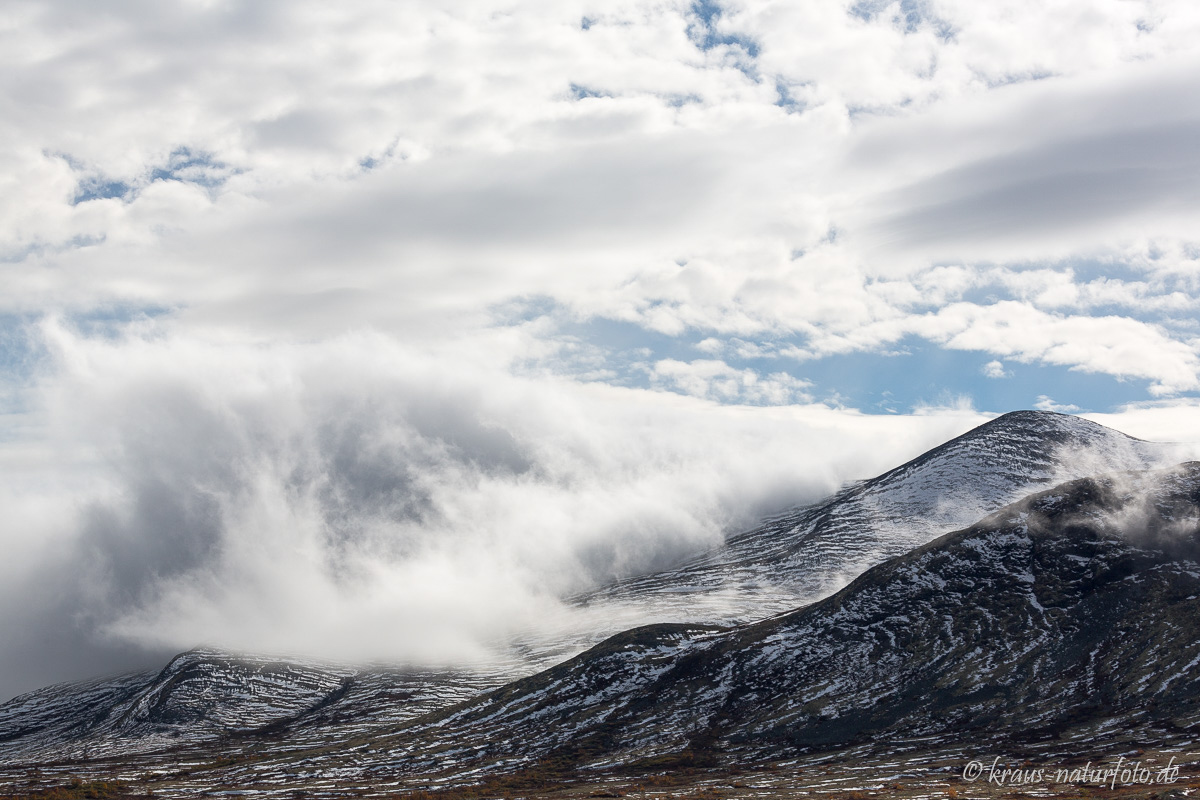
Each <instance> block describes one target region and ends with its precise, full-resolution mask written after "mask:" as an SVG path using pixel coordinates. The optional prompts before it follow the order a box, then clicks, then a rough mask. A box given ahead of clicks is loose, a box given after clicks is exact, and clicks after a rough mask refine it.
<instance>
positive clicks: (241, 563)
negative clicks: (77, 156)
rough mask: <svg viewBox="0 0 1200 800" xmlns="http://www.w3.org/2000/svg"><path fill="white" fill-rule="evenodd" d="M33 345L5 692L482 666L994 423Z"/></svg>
mask: <svg viewBox="0 0 1200 800" xmlns="http://www.w3.org/2000/svg"><path fill="white" fill-rule="evenodd" d="M36 335H37V336H39V337H40V339H41V341H42V344H43V346H44V347H45V348H46V351H47V353H48V356H47V365H46V367H45V369H44V370H43V372H42V374H41V375H40V377H39V379H38V380H37V381H36V382H35V384H34V385H35V389H34V390H32V391H31V392H30V393H29V395H28V397H27V402H28V403H29V404H30V406H31V407H30V409H29V410H28V411H27V412H26V416H28V417H30V418H36V419H38V420H40V423H39V425H38V426H37V430H36V431H34V432H32V433H31V434H30V436H33V437H36V439H35V441H36V442H37V443H38V446H39V447H41V448H42V459H43V461H44V464H45V470H44V473H43V474H42V475H41V477H40V478H39V477H37V475H36V474H32V475H27V477H26V478H25V479H24V480H23V481H22V482H21V484H20V486H19V488H18V486H17V484H16V483H13V482H11V481H10V482H8V483H7V484H6V485H7V486H9V487H10V489H9V492H11V496H9V497H7V498H6V501H8V504H9V506H10V507H11V508H14V509H17V510H18V513H16V514H15V515H12V516H10V517H9V520H10V521H9V523H7V524H6V526H5V529H4V531H3V544H4V547H5V550H6V552H8V553H10V554H11V555H10V558H9V559H8V560H7V561H6V566H5V568H4V572H5V575H4V578H5V581H4V587H5V588H4V590H3V594H4V606H5V608H6V609H8V612H7V613H6V614H5V615H4V618H3V619H2V620H0V625H2V626H3V631H0V634H2V635H3V638H4V640H5V641H6V642H7V643H9V646H7V647H5V648H4V649H3V651H2V652H0V658H2V659H3V660H4V663H3V664H2V665H0V674H2V675H3V676H4V685H3V686H2V687H0V694H4V695H5V696H10V695H12V694H15V693H17V692H20V691H23V690H27V689H32V688H34V687H36V686H40V685H44V684H47V683H50V682H54V681H59V680H67V679H75V678H82V677H88V676H92V675H95V674H98V673H102V672H104V671H106V670H107V671H113V670H122V669H127V668H131V667H134V666H148V665H157V664H158V663H160V662H161V659H162V658H164V657H165V656H167V655H170V654H171V653H174V652H177V651H180V650H184V649H188V648H191V647H194V646H198V645H209V646H217V647H224V648H229V649H232V650H241V651H254V652H266V653H285V654H292V655H304V656H310V657H319V658H326V659H334V660H342V661H368V660H387V661H389V662H393V663H405V664H424V665H449V664H453V665H460V666H462V665H474V664H482V663H486V662H488V661H489V660H490V659H493V658H495V657H496V656H497V655H498V653H499V652H500V651H501V650H502V649H503V645H504V640H505V637H506V636H507V635H509V634H510V633H512V632H514V631H519V630H523V629H527V628H528V627H530V626H531V625H532V624H533V623H535V622H537V621H539V620H544V619H546V618H548V617H562V616H563V615H564V614H567V613H568V612H567V610H566V609H565V607H564V606H563V604H562V600H561V598H563V597H566V596H569V595H570V594H573V593H576V592H579V591H581V590H584V589H587V588H590V587H593V586H596V585H598V584H600V583H602V582H605V581H608V580H611V579H614V578H617V577H624V576H630V575H635V574H639V573H643V572H648V571H653V570H657V569H661V568H664V567H667V566H669V565H671V564H673V563H675V562H677V561H679V560H681V559H683V558H685V557H687V556H689V555H693V554H695V553H697V552H700V551H702V550H704V549H707V548H710V547H712V546H715V545H717V544H719V543H720V542H721V541H722V540H723V538H724V536H725V535H727V534H728V533H730V532H734V531H737V530H741V529H745V528H747V527H750V526H751V525H753V524H754V523H755V522H756V521H757V520H758V519H759V518H760V517H761V516H762V515H763V514H765V513H769V512H772V511H777V510H779V509H781V508H785V507H788V506H790V505H794V504H797V503H803V502H809V501H812V500H814V499H817V498H819V497H821V496H823V495H825V494H828V493H829V492H831V491H833V490H834V489H836V488H837V487H838V485H840V484H841V483H842V482H844V481H846V480H850V479H855V478H860V477H864V476H869V475H872V474H875V473H877V472H881V471H883V470H884V469H887V468H888V467H890V466H893V465H895V464H896V463H900V462H902V461H904V460H905V459H907V458H909V457H911V456H913V455H915V454H916V453H919V452H921V451H923V450H924V449H927V448H928V447H929V446H932V445H933V444H936V443H937V442H940V441H942V440H944V439H947V438H949V437H951V436H953V435H956V434H957V433H960V432H962V431H963V430H966V429H968V428H970V427H972V426H973V425H975V424H978V423H979V422H980V421H982V420H983V419H984V417H983V416H982V415H980V414H978V413H976V412H974V411H972V410H970V409H957V410H955V409H950V410H947V411H945V412H944V413H942V414H935V415H925V416H913V417H907V418H903V419H897V418H883V417H868V416H864V415H862V414H859V413H857V412H852V411H839V410H835V409H830V408H827V407H825V406H789V407H750V406H718V405H715V404H713V403H711V402H709V401H706V400H701V399H697V398H692V397H684V396H680V395H675V394H669V393H664V392H651V391H646V390H638V389H625V388H620V387H614V386H609V385H603V384H586V383H579V382H573V381H568V380H565V379H559V378H555V377H552V376H525V377H521V376H517V375H514V374H512V373H511V372H510V371H509V370H506V369H504V368H503V367H501V366H497V367H495V368H493V369H490V370H489V369H486V368H482V367H479V366H478V365H474V366H467V365H465V362H464V361H462V360H459V361H450V360H446V359H440V358H437V357H436V356H435V355H431V354H429V353H423V352H420V351H418V350H415V349H413V348H407V347H405V346H404V345H402V344H400V343H398V342H397V341H396V340H395V339H393V338H389V337H384V336H381V335H377V334H368V333H361V334H347V335H345V336H343V337H340V338H335V339H330V340H324V341H322V342H319V343H306V344H280V343H275V344H270V345H248V344H229V343H214V342H208V343H206V342H203V341H201V340H199V339H197V338H196V337H194V336H189V337H187V338H182V337H177V336H173V335H171V334H170V333H169V332H164V331H163V330H155V331H153V332H150V333H148V332H147V331H145V330H138V329H137V328H136V326H135V327H132V328H130V329H129V330H127V331H126V332H124V333H122V334H120V335H118V336H115V337H110V338H97V337H92V338H88V337H84V336H82V335H80V334H78V333H77V332H75V331H73V330H71V329H70V328H69V327H67V326H64V325H61V324H58V323H53V322H51V323H46V324H44V325H42V326H41V327H40V328H39V329H38V330H37V331H36ZM22 446H25V447H29V446H32V445H31V444H29V443H25V444H24V445H22V443H21V442H19V441H9V442H6V443H5V448H6V449H7V450H9V451H10V452H11V451H13V450H14V449H15V448H19V447H22ZM5 463H6V464H7V463H9V462H8V461H6V462H5ZM20 463H21V464H23V465H24V466H25V468H26V469H27V468H28V466H29V464H30V463H31V461H30V460H29V458H28V455H27V454H26V456H25V457H24V458H23V460H22V461H20ZM19 469H20V467H19V466H15V465H14V466H10V467H7V471H8V472H10V473H12V472H14V471H17V470H19ZM22 509H23V511H24V513H21V510H22ZM26 598H28V599H26ZM560 624H561V620H560Z"/></svg>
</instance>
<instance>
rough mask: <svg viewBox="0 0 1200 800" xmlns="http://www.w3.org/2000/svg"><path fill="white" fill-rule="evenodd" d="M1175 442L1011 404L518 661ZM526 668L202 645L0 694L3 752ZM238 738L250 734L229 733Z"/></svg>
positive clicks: (646, 583)
mask: <svg viewBox="0 0 1200 800" xmlns="http://www.w3.org/2000/svg"><path fill="white" fill-rule="evenodd" d="M1163 452H1164V447H1163V446H1162V445H1156V444H1152V443H1147V442H1140V441H1138V440H1135V439H1131V438H1130V437H1127V436H1125V435H1123V434H1120V433H1118V432H1116V431H1112V430H1109V429H1107V428H1104V427H1102V426H1099V425H1096V424H1094V423H1090V422H1087V421H1085V420H1081V419H1078V418H1075V417H1069V416H1064V415H1059V414H1050V413H1046V412H1016V413H1013V414H1008V415H1005V416H1003V417H1000V418H998V419H996V420H993V421H992V422H989V423H987V424H985V425H983V426H981V427H979V428H977V429H975V430H973V431H970V432H968V433H967V434H964V435H963V436H961V437H958V438H957V439H955V440H952V441H951V442H948V443H946V444H945V445H942V446H941V447H938V448H936V449H934V450H932V451H930V452H928V453H926V454H924V455H923V456H921V457H919V458H917V459H914V460H913V461H911V462H909V463H908V464H905V465H903V466H901V467H898V468H897V469H894V470H892V471H890V472H888V473H886V474H884V475H881V476H879V477H878V478H875V479H872V480H869V481H864V482H862V483H859V484H855V485H852V486H849V487H846V488H845V489H843V490H842V491H841V492H839V493H837V494H836V495H834V496H833V497H831V498H829V499H827V500H826V501H823V502H821V503H818V504H815V505H813V506H809V507H805V508H801V509H797V510H795V511H793V512H790V513H788V514H786V515H782V516H780V517H778V518H776V519H774V520H772V521H769V522H768V523H767V524H765V525H764V526H762V527H760V528H758V529H755V530H753V531H749V532H746V533H743V534H740V535H738V536H735V537H733V538H732V539H731V540H730V541H729V543H728V544H727V545H726V546H725V547H723V548H720V549H718V550H716V551H713V552H711V553H707V554H704V555H702V556H701V557H699V558H697V559H695V560H693V561H692V562H690V563H688V564H685V565H683V566H682V567H680V568H677V569H674V570H670V571H667V572H664V573H659V574H657V575H651V576H645V577H642V578H638V579H635V580H631V581H625V582H622V583H620V584H617V585H615V586H612V587H606V588H605V589H602V590H599V591H596V592H593V593H591V594H589V595H587V596H584V597H581V598H577V602H578V603H579V604H580V605H581V607H583V609H584V610H583V612H582V613H581V615H580V616H579V617H576V619H575V620H574V622H575V623H576V627H574V628H571V629H565V630H550V631H541V632H537V633H536V634H534V635H531V636H529V637H527V638H526V639H525V640H524V641H522V642H518V643H517V649H518V650H519V651H520V652H519V656H518V658H517V659H514V660H515V661H516V663H517V665H518V668H519V665H520V664H524V665H525V666H524V674H530V673H532V672H535V671H536V670H537V668H544V667H548V666H550V665H552V664H554V663H558V662H560V661H562V660H563V659H565V658H567V657H569V656H572V655H575V654H577V653H579V652H581V651H583V650H584V649H586V648H587V647H590V646H592V645H593V644H595V642H597V641H599V640H600V639H602V638H603V637H604V636H606V635H610V634H612V633H613V632H614V631H616V630H620V629H621V628H622V627H630V626H631V625H635V624H639V623H640V622H644V621H647V620H649V621H658V620H663V621H670V622H677V623H686V624H687V625H691V626H692V628H695V626H696V625H700V626H701V627H700V628H696V629H697V630H707V628H703V626H704V625H710V624H721V625H727V624H730V623H738V622H744V621H746V620H748V619H755V618H761V617H763V616H767V615H768V614H770V613H775V612H779V611H784V610H787V609H792V608H795V607H796V606H799V605H802V604H803V603H804V602H805V601H807V600H811V599H815V598H817V597H821V596H824V595H827V594H828V593H829V592H831V591H833V590H834V589H836V588H837V587H838V586H840V585H841V584H843V583H844V582H845V581H846V580H848V579H849V578H850V577H853V576H854V575H856V574H858V573H859V572H861V571H862V570H863V569H866V568H867V567H869V566H871V565H872V564H875V563H877V562H878V561H881V560H883V559H885V558H886V557H888V556H889V555H896V554H899V553H903V552H906V551H908V550H909V549H911V548H912V547H915V546H918V545H920V544H923V543H925V542H928V541H929V540H930V539H933V538H934V537H936V536H938V535H940V534H941V533H942V532H944V531H945V530H949V529H952V528H954V527H963V526H965V525H967V524H969V523H970V522H972V521H974V520H975V519H978V518H979V517H981V516H983V515H984V514H986V513H990V512H991V511H994V510H995V509H997V508H999V507H1000V506H1002V505H1003V504H1004V503H1005V502H1008V501H1010V500H1012V499H1014V496H1017V495H1020V494H1021V493H1024V492H1026V491H1028V490H1029V489H1030V487H1035V488H1036V487H1040V486H1043V485H1044V484H1045V482H1046V481H1048V480H1050V479H1051V478H1052V477H1054V476H1061V475H1068V476H1073V475H1075V474H1076V473H1077V472H1078V471H1080V470H1084V469H1090V468H1092V467H1095V466H1096V465H1100V466H1102V467H1103V468H1105V469H1113V468H1124V467H1128V466H1135V467H1141V466H1143V465H1145V464H1147V463H1151V462H1153V461H1154V460H1155V459H1157V458H1160V457H1161V456H1162V454H1163ZM626 621H629V622H626ZM687 625H685V627H684V628H674V629H670V630H672V631H675V633H672V634H670V636H668V640H664V642H659V643H656V644H654V645H653V647H654V648H659V647H662V648H666V649H665V650H663V651H662V652H661V653H660V656H659V658H660V659H667V655H666V653H667V652H668V651H670V650H671V649H672V648H674V647H676V646H677V645H678V646H680V647H683V646H685V645H684V644H680V643H681V642H685V643H686V647H687V648H688V652H689V653H694V652H697V651H695V649H694V648H695V647H698V646H699V645H698V644H697V643H696V642H694V641H692V639H693V638H694V637H691V636H687V637H683V638H680V636H681V634H680V633H679V631H686V630H689V629H690V628H688V627H687ZM637 636H642V635H641V634H637ZM671 637H675V638H671ZM636 641H641V639H636ZM697 641H699V640H697ZM704 641H707V639H705V640H704ZM714 641H715V640H714ZM634 649H635V650H636V647H635V648H634ZM631 652H632V651H631ZM668 660H669V659H668ZM663 663H666V662H665V661H663ZM610 666H612V668H613V669H617V666H615V665H610ZM656 668H657V667H655V669H656ZM512 669H513V665H512V664H502V665H497V666H496V668H495V669H491V670H484V671H480V672H474V673H468V672H460V673H447V672H435V671H424V672H421V671H406V670H383V669H366V670H359V669H348V668H344V667H336V666H330V665H322V664H316V663H311V662H281V661H279V660H277V659H268V658H257V657H251V656H233V655H230V654H225V653H220V652H217V651H211V650H206V651H193V652H191V653H186V654H183V655H182V656H180V657H178V658H176V659H175V660H173V661H172V663H171V664H170V665H168V666H167V667H166V668H165V669H164V670H162V671H161V672H158V673H144V674H140V675H134V676H124V677H122V678H118V679H113V680H110V681H93V682H90V683H87V684H79V685H75V686H60V687H50V688H48V689H43V690H39V691H38V692H34V693H31V694H29V695H25V696H23V697H21V698H17V699H15V700H13V701H10V702H9V703H6V704H4V705H2V706H0V764H2V763H10V764H11V763H32V762H36V761H45V760H48V759H55V760H79V759H83V758H96V757H105V756H119V755H122V754H131V753H139V752H150V751H155V750H162V749H164V748H171V747H175V746H178V745H189V744H195V743H203V742H215V741H218V740H220V741H226V740H228V741H227V742H226V744H225V745H222V746H223V747H227V748H234V749H236V750H237V751H238V752H241V751H242V750H244V749H246V748H249V749H251V750H253V749H255V748H257V747H259V746H260V745H262V746H264V747H266V746H267V745H268V744H269V747H270V748H274V749H276V750H289V751H290V750H296V749H303V748H305V747H312V746H317V745H328V744H334V743H336V742H340V741H347V740H351V739H353V738H354V737H358V736H363V735H366V734H367V733H368V732H370V731H378V730H384V729H388V728H395V727H396V726H398V725H400V724H402V723H404V722H406V721H408V720H411V719H414V718H416V717H419V716H421V715H423V714H426V713H430V712H435V711H438V710H440V709H444V708H446V707H448V706H450V705H453V704H454V703H457V702H460V701H464V700H466V699H468V698H470V697H472V696H474V695H476V694H479V693H480V692H482V691H484V690H486V689H490V688H494V687H496V686H498V685H500V684H501V683H503V682H504V681H505V680H509V679H511V678H512V677H514V675H513V672H512ZM638 669H639V670H641V669H642V667H641V666H639V668H638ZM518 674H520V673H518ZM620 674H621V673H619V672H618V673H616V677H614V676H606V675H604V674H603V672H602V671H597V673H596V677H595V680H594V686H595V687H596V689H595V691H596V692H598V693H603V691H611V690H604V689H603V687H604V686H608V685H611V686H620V685H622V684H621V683H620V679H619V675H620ZM639 674H640V673H639ZM634 677H636V676H632V675H631V680H632V679H633V678H634ZM230 737H234V739H236V742H234V743H232V744H231V743H229V742H233V739H230ZM263 743H267V744H263Z"/></svg>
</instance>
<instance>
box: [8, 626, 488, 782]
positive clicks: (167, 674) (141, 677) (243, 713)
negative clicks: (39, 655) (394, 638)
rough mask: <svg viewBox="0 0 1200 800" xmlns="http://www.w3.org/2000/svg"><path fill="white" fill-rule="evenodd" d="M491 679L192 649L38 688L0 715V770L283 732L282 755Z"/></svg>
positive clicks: (433, 706) (464, 694)
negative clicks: (120, 671) (148, 668)
mask: <svg viewBox="0 0 1200 800" xmlns="http://www.w3.org/2000/svg"><path fill="white" fill-rule="evenodd" d="M497 682H498V681H497V680H496V679H495V678H494V677H491V676H488V677H486V678H484V677H480V676H475V675H471V674H467V673H460V672H453V671H443V672H432V671H417V670H401V669H362V670H359V669H350V668H346V667H341V666H336V665H329V664H322V663H318V662H311V661H300V660H296V659H292V660H281V659H274V658H266V657H259V656H250V655H233V654H230V653H224V652H221V651H218V650H213V649H207V648H202V649H198V650H192V651H189V652H187V653H182V654H180V655H178V656H176V657H175V658H173V659H172V660H171V662H170V663H169V664H168V665H167V666H166V667H165V668H163V669H162V670H161V671H159V672H143V673H134V674H131V675H123V676H119V677H116V678H108V679H100V680H94V681H88V682H85V683H79V684H64V685H58V686H50V687H47V688H44V689H39V690H37V691H35V692H30V693H28V694H25V695H22V696H20V697H17V698H15V699H13V700H11V701H9V702H8V703H6V704H4V705H3V706H0V764H5V763H7V764H22V763H26V764H28V763H38V762H46V761H71V760H76V761H78V760H88V759H96V758H105V757H111V756H114V755H118V756H120V755H130V754H134V753H144V752H153V751H156V750H164V749H169V748H175V747H179V746H181V745H191V744H196V743H202V742H211V741H214V740H217V739H221V738H228V737H231V736H236V737H239V738H240V739H242V740H244V741H252V740H253V739H254V737H263V736H271V737H273V739H276V740H277V739H280V738H282V737H283V735H286V738H288V739H289V741H290V744H289V745H288V746H291V747H305V746H310V745H313V744H316V743H319V742H325V741H330V740H333V741H336V740H339V739H345V738H350V737H351V736H353V735H355V734H356V733H358V732H361V731H362V730H364V729H370V728H373V727H378V726H388V725H390V726H395V725H398V724H401V723H403V722H404V721H406V720H409V719H412V718H415V717H419V716H421V715H423V714H427V713H429V712H431V711H434V710H437V709H440V708H445V707H446V706H449V705H453V704H454V703H456V702H461V701H463V700H465V699H467V698H469V697H472V696H474V695H477V694H479V693H480V692H481V691H483V690H485V689H487V688H491V687H492V686H495V685H496V683H497Z"/></svg>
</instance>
